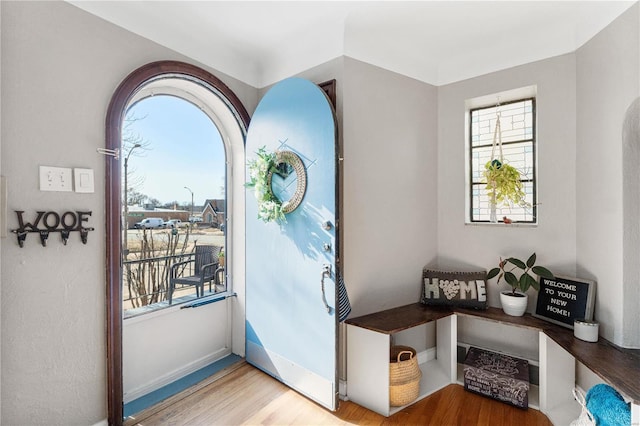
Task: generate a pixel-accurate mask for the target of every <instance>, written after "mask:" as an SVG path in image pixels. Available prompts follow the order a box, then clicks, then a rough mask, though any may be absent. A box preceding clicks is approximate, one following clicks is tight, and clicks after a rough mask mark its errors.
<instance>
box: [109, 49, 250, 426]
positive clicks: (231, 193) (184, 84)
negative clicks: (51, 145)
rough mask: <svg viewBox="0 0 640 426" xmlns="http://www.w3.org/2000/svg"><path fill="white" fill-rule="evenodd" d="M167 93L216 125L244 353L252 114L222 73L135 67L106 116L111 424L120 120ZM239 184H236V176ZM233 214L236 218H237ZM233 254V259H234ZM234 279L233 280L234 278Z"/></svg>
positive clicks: (116, 382)
mask: <svg viewBox="0 0 640 426" xmlns="http://www.w3.org/2000/svg"><path fill="white" fill-rule="evenodd" d="M155 94H164V95H172V96H177V97H180V98H182V99H184V100H187V101H189V102H192V103H193V104H195V105H198V106H200V107H201V109H202V110H203V111H204V112H205V113H206V114H207V115H208V116H209V117H210V118H211V119H212V120H213V121H214V123H215V124H216V126H217V127H218V129H219V131H220V133H221V135H222V139H223V142H224V144H225V149H226V151H227V161H228V173H227V176H228V181H227V205H228V207H227V208H228V210H227V211H228V216H227V224H226V226H227V230H226V232H227V235H229V239H228V240H227V244H228V246H227V248H226V251H227V253H229V256H228V259H229V260H231V262H227V266H226V267H227V271H228V276H229V277H233V282H232V283H231V282H230V283H229V284H228V285H229V286H230V288H233V291H234V292H235V293H237V294H238V295H239V296H240V297H238V298H234V303H235V309H233V318H231V321H232V323H233V324H237V325H235V326H234V327H233V329H232V332H231V333H232V336H233V342H234V348H233V351H234V352H235V353H238V354H240V355H243V354H244V328H243V327H242V324H243V322H242V321H243V320H242V319H243V315H244V314H243V309H244V307H243V300H244V297H243V296H244V256H243V253H244V188H243V185H242V184H241V182H243V181H244V155H245V153H244V137H245V135H246V130H247V127H248V125H249V115H248V113H247V111H246V109H245V108H244V106H243V105H242V103H241V102H240V100H239V99H238V97H237V96H236V95H235V94H234V93H233V92H232V91H231V90H230V89H229V88H228V87H227V86H226V85H225V84H224V83H223V82H222V81H220V80H219V79H217V78H216V77H215V76H213V75H212V74H210V73H209V72H207V71H205V70H202V69H200V68H198V67H195V66H193V65H190V64H186V63H183V62H177V61H161V62H154V63H150V64H147V65H145V66H143V67H141V68H139V69H137V70H135V71H134V72H132V73H131V74H130V75H129V76H128V77H127V78H125V80H124V81H123V82H122V83H121V84H120V86H119V87H118V88H117V89H116V91H115V93H114V95H113V97H112V100H111V103H110V105H109V109H108V111H107V118H106V148H107V149H108V150H112V152H114V153H116V155H115V156H113V157H107V160H106V173H105V186H106V188H105V201H106V219H107V223H106V225H107V227H106V229H107V239H106V241H107V243H106V251H107V259H106V260H107V263H106V278H107V294H106V310H107V380H108V384H107V385H108V389H107V392H108V393H107V401H108V420H109V424H114V425H118V424H121V423H122V421H123V380H122V370H123V369H122V363H123V359H122V335H123V325H122V281H121V279H122V272H121V268H122V244H121V231H122V220H121V218H122V194H121V169H122V168H121V163H120V162H121V161H122V158H121V156H120V155H117V154H119V152H120V151H121V149H122V125H123V120H124V118H125V114H126V110H127V108H128V107H129V106H130V105H131V104H133V103H135V102H136V101H139V100H140V99H144V98H146V97H149V96H153V95H155ZM234 181H236V182H239V184H236V185H233V182H234ZM234 218H238V220H235V219H234ZM232 259H235V260H232ZM230 281H231V280H230Z"/></svg>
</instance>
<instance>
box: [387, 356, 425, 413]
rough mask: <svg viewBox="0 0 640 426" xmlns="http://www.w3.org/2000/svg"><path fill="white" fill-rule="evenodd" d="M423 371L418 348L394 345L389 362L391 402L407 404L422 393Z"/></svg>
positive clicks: (397, 404)
mask: <svg viewBox="0 0 640 426" xmlns="http://www.w3.org/2000/svg"><path fill="white" fill-rule="evenodd" d="M420 377H422V371H420V367H419V366H418V358H417V357H416V350H415V349H413V348H411V347H409V346H392V347H391V354H390V362H389V403H390V404H391V405H392V406H395V407H397V406H400V405H407V404H410V403H412V402H413V401H415V400H416V399H417V398H418V395H419V394H420Z"/></svg>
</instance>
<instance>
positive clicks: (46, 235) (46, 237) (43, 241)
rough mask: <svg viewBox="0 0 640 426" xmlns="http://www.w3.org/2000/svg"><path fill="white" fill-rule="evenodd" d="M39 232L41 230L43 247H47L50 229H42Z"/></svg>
mask: <svg viewBox="0 0 640 426" xmlns="http://www.w3.org/2000/svg"><path fill="white" fill-rule="evenodd" d="M39 232H40V242H41V243H42V247H46V246H47V239H48V238H49V231H46V230H44V229H40V230H39Z"/></svg>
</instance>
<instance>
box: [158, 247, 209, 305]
mask: <svg viewBox="0 0 640 426" xmlns="http://www.w3.org/2000/svg"><path fill="white" fill-rule="evenodd" d="M219 252H220V247H218V246H205V245H202V246H196V249H195V255H194V257H193V259H190V260H185V261H182V262H178V263H176V264H175V265H173V266H172V267H171V272H170V276H169V292H168V293H169V295H168V300H169V305H171V303H172V301H173V292H174V290H175V288H176V285H181V286H189V285H192V286H195V288H196V297H201V296H204V283H206V282H207V281H208V282H209V289H211V281H214V280H215V278H216V270H217V269H218V253H219ZM191 262H194V265H193V269H190V268H188V267H187V264H188V263H191ZM189 270H190V271H191V273H192V275H188V276H179V275H180V274H181V273H183V272H184V271H189Z"/></svg>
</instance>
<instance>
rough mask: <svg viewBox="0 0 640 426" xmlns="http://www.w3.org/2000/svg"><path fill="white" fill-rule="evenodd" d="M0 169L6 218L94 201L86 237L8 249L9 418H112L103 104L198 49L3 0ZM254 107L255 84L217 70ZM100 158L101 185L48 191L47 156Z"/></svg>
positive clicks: (60, 162) (60, 10) (63, 161)
mask: <svg viewBox="0 0 640 426" xmlns="http://www.w3.org/2000/svg"><path fill="white" fill-rule="evenodd" d="M0 7H1V8H2V24H1V25H2V64H1V67H2V113H3V114H2V134H1V137H2V147H1V149H2V154H3V155H2V164H1V167H2V175H4V176H6V178H7V181H8V192H9V199H8V226H9V229H15V228H16V227H17V220H16V217H15V214H14V213H13V211H14V210H24V211H25V212H26V214H27V215H28V217H31V215H33V214H34V212H35V211H36V210H43V209H44V210H52V211H56V212H64V211H67V210H76V209H77V210H89V211H92V212H93V214H92V216H91V218H90V220H89V226H93V227H95V228H96V230H95V231H94V232H91V233H90V234H89V239H88V244H87V245H83V244H82V243H81V242H80V240H79V237H78V235H77V234H76V233H74V234H73V235H72V236H71V238H70V240H69V243H68V245H67V246H63V245H62V243H61V242H60V241H59V236H58V235H57V234H55V235H52V236H51V237H50V239H49V244H48V247H46V248H45V247H42V246H41V245H40V242H39V239H38V238H37V236H35V235H29V237H28V238H27V241H26V243H25V247H24V248H19V247H18V245H17V243H16V240H15V237H14V236H13V234H10V235H9V237H7V238H3V239H2V240H1V245H0V250H1V251H2V264H1V268H2V269H1V271H2V276H1V282H2V293H1V294H2V296H1V298H2V306H1V313H2V319H1V320H2V370H1V373H2V408H3V410H2V419H1V422H2V424H8V425H9V424H26V423H28V424H47V425H55V424H60V425H61V424H65V425H69V424H79V425H87V424H92V423H95V422H98V421H100V420H102V419H104V418H106V378H105V364H106V362H105V354H106V348H105V275H104V265H105V225H104V224H105V216H104V210H105V205H104V189H103V188H104V184H105V181H104V171H105V168H104V163H105V159H104V157H103V156H101V155H98V154H97V153H96V148H98V147H103V146H104V140H105V136H104V135H105V114H106V111H107V107H108V105H109V101H110V99H111V96H112V94H113V92H114V90H115V89H116V87H117V86H118V84H119V83H120V81H122V80H123V79H124V78H125V77H126V76H127V75H128V74H129V73H130V72H131V71H133V70H134V69H136V68H137V67H139V66H141V65H143V64H146V63H148V62H152V61H156V60H163V59H177V60H184V61H189V62H193V61H190V60H189V59H188V58H185V57H183V56H181V55H178V54H176V53H175V52H172V51H170V50H168V49H166V48H164V47H161V46H159V45H157V44H154V43H152V42H150V41H148V40H145V39H142V38H140V37H138V36H135V35H133V34H131V33H129V32H126V31H124V30H122V29H120V28H118V27H115V26H113V25H111V24H108V23H106V22H105V21H102V20H100V19H98V18H96V17H94V16H92V15H89V14H87V13H85V12H83V11H81V10H80V9H77V8H76V7H74V6H71V5H69V4H66V3H62V2H5V1H3V2H1V3H0ZM214 73H215V75H216V76H217V77H219V78H221V79H222V80H223V81H224V82H225V83H226V84H227V85H229V86H230V87H231V89H232V90H233V91H234V92H235V93H236V94H237V95H238V96H239V98H240V99H241V100H242V102H243V103H244V105H245V106H246V108H247V109H248V110H249V112H250V113H251V112H252V111H253V109H254V108H255V105H256V102H257V96H258V92H257V90H256V89H255V88H252V87H249V86H247V85H245V84H243V83H240V82H238V81H236V80H234V79H232V78H229V77H228V76H225V75H223V74H221V73H219V72H215V71H214ZM39 165H51V166H62V167H84V168H91V169H93V170H94V172H95V188H96V192H95V193H93V194H76V193H47V192H40V191H39V188H38V166H39Z"/></svg>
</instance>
